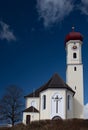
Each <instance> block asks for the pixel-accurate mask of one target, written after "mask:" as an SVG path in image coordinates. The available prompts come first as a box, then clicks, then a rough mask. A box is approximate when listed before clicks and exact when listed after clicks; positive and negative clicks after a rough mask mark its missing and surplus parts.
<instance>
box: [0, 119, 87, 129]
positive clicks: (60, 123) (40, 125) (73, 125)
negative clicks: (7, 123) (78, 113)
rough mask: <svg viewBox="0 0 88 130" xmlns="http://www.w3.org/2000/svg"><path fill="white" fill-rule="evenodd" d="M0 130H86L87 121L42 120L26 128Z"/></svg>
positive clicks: (20, 125)
mask: <svg viewBox="0 0 88 130" xmlns="http://www.w3.org/2000/svg"><path fill="white" fill-rule="evenodd" d="M0 130H88V120H83V119H72V120H71V119H69V120H44V121H38V122H32V123H31V124H30V125H27V126H25V125H23V124H17V125H15V126H14V127H11V128H0Z"/></svg>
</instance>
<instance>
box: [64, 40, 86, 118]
mask: <svg viewBox="0 0 88 130" xmlns="http://www.w3.org/2000/svg"><path fill="white" fill-rule="evenodd" d="M81 46H82V41H80V40H70V41H68V42H67V43H66V52H67V70H66V82H67V84H68V85H69V86H70V87H71V88H72V89H73V90H74V91H75V96H74V118H83V105H84V102H83V99H84V98H83V97H84V95H83V64H82V55H81V54H82V52H81Z"/></svg>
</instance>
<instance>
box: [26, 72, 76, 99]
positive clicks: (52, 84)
mask: <svg viewBox="0 0 88 130" xmlns="http://www.w3.org/2000/svg"><path fill="white" fill-rule="evenodd" d="M49 88H51V89H55V88H57V89H68V90H70V91H71V92H73V93H75V92H74V91H73V90H72V88H70V87H69V86H68V85H67V84H66V83H65V82H64V81H63V80H62V79H61V77H60V76H59V75H58V74H57V73H55V74H54V75H53V76H52V77H51V79H50V80H49V81H48V82H47V83H46V84H44V85H43V86H42V87H40V88H39V89H37V90H35V92H33V93H30V94H29V95H27V96H25V98H26V97H39V94H40V92H42V91H44V90H46V89H49Z"/></svg>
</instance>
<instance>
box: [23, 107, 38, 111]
mask: <svg viewBox="0 0 88 130" xmlns="http://www.w3.org/2000/svg"><path fill="white" fill-rule="evenodd" d="M23 112H39V111H38V110H37V109H36V108H35V107H33V106H30V107H28V108H27V109H25V110H24V111H23Z"/></svg>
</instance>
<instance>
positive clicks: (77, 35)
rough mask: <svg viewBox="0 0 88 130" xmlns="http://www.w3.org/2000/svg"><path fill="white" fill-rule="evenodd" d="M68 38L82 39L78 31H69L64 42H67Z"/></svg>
mask: <svg viewBox="0 0 88 130" xmlns="http://www.w3.org/2000/svg"><path fill="white" fill-rule="evenodd" d="M69 40H80V41H83V35H82V34H81V33H79V32H74V31H73V32H70V33H69V34H68V35H67V36H66V38H65V43H66V42H68V41H69Z"/></svg>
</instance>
